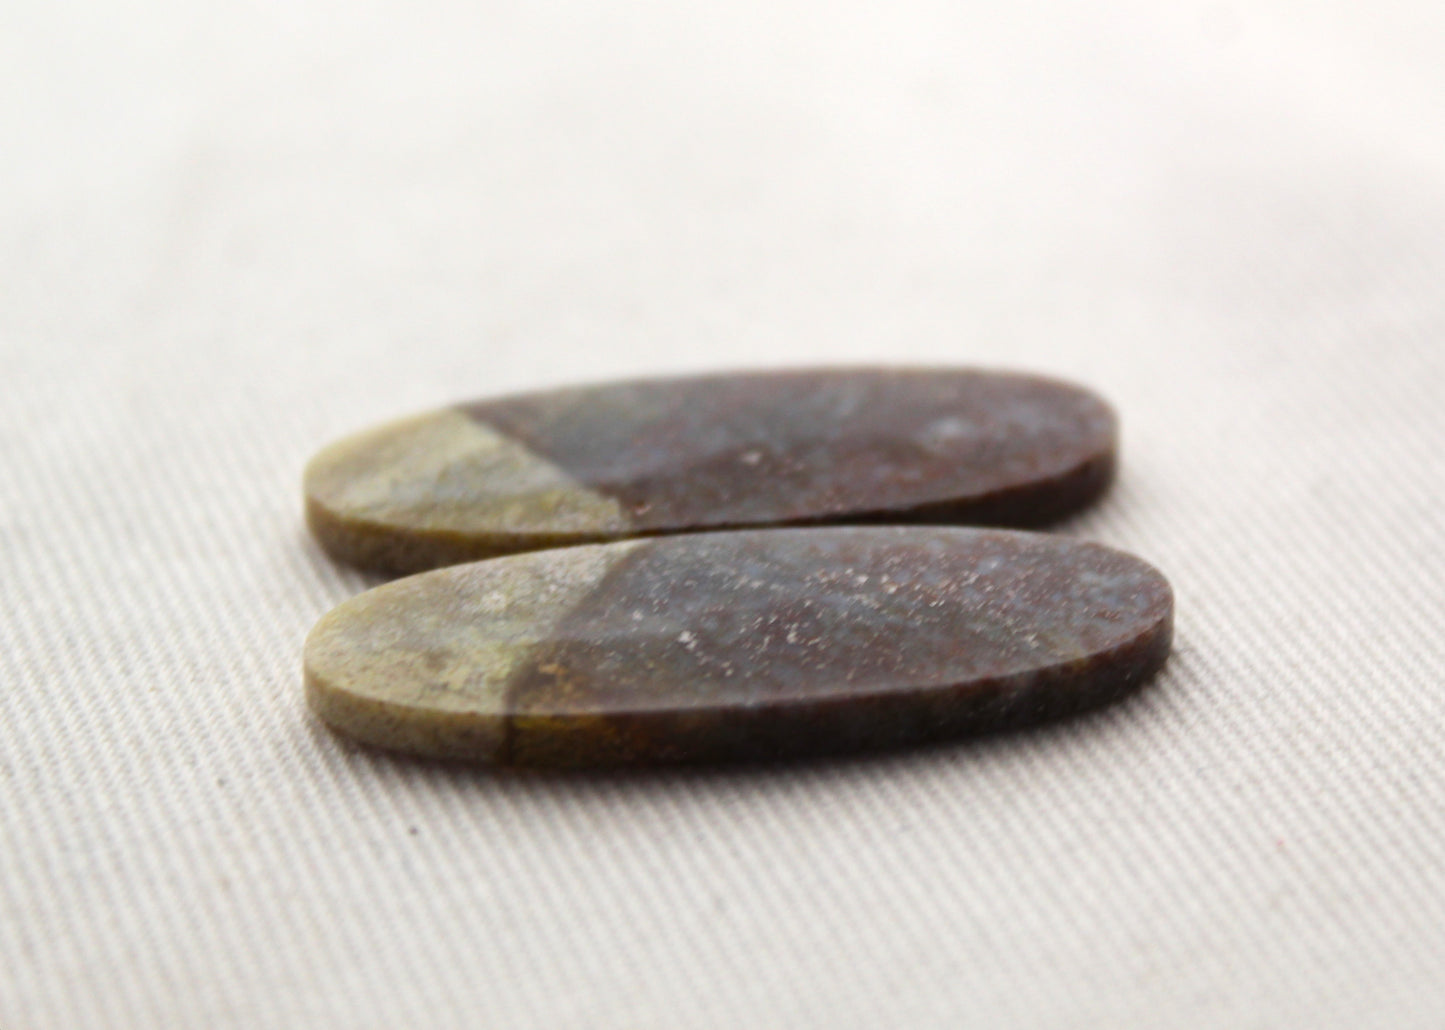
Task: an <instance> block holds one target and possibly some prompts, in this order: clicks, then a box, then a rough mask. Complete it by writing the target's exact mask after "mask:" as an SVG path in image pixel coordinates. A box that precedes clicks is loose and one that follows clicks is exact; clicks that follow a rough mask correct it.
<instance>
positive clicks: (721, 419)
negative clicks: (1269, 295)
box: [305, 369, 1117, 572]
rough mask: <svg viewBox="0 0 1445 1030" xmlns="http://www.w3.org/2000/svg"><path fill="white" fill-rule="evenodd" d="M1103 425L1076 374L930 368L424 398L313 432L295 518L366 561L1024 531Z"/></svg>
mask: <svg viewBox="0 0 1445 1030" xmlns="http://www.w3.org/2000/svg"><path fill="white" fill-rule="evenodd" d="M1116 439H1117V427H1116V421H1115V418H1114V415H1113V412H1112V411H1111V410H1110V408H1109V406H1108V405H1107V404H1105V403H1104V402H1103V401H1102V400H1100V399H1099V398H1098V397H1097V396H1095V395H1094V394H1092V393H1090V392H1088V391H1087V390H1084V389H1081V388H1079V387H1077V386H1072V385H1069V384H1066V383H1061V382H1057V381H1054V380H1049V379H1042V378H1038V377H1035V376H1027V375H1015V374H1007V373H998V372H978V371H966V370H956V369H955V370H946V369H892V370H888V369H854V370H846V371H845V370H827V371H795V372H771V373H749V374H732V375H715V376H700V377H694V378H684V379H658V380H642V381H637V382H625V383H614V384H610V385H603V386H591V387H579V388H574V389H567V390H556V391H552V392H547V393H535V394H527V395H519V396H513V397H505V398H500V399H496V400H488V401H480V402H477V403H473V404H465V405H460V406H457V407H453V408H446V409H443V410H440V411H435V412H430V413H427V414H424V415H420V416H417V417H413V418H410V419H407V420H405V421H402V422H397V423H393V424H390V425H386V426H382V427H380V428H377V429H372V430H370V431H367V432H363V433H361V434H359V435H356V436H353V437H350V438H347V439H344V440H342V441H340V442H338V443H335V444H333V445H331V446H330V447H328V448H326V449H325V450H323V451H322V452H321V453H320V454H318V455H317V456H316V457H315V459H314V460H313V461H312V462H311V463H310V465H309V466H308V467H307V470H306V477H305V493H306V507H307V520H308V522H309V523H310V525H311V528H312V530H313V532H314V533H315V535H316V537H317V539H319V540H320V542H321V544H322V545H323V546H324V547H325V548H326V550H327V551H328V552H329V553H330V554H332V555H333V556H334V557H336V558H338V559H341V560H343V561H346V562H348V563H351V564H353V565H358V566H361V567H363V568H371V569H376V570H380V571H385V572H415V571H420V570H423V569H430V568H436V567H438V566H442V565H449V564H454V563H456V562H463V561H473V560H476V559H478V558H487V557H495V556H497V555H501V554H508V553H514V552H518V551H527V550H535V549H538V548H544V547H556V546H565V545H570V544H577V543H587V542H597V541H606V540H618V539H627V538H631V537H636V536H651V535H657V534H665V533H677V532H689V531H696V530H702V529H723V528H747V527H754V526H757V527H761V526H782V525H811V524H828V523H858V522H895V523H896V522H925V523H927V522H934V523H968V524H978V525H1009V526H1038V525H1044V524H1046V523H1048V522H1051V521H1054V520H1056V519H1059V518H1061V517H1063V516H1065V515H1068V514H1070V513H1072V512H1075V511H1077V510H1079V509H1080V508H1082V507H1084V506H1085V505H1087V504H1088V503H1090V502H1091V501H1093V500H1094V499H1095V498H1096V497H1097V496H1098V495H1099V494H1100V493H1101V492H1102V491H1103V490H1104V489H1105V488H1106V487H1107V485H1108V483H1109V481H1110V479H1111V477H1112V475H1113V471H1114V465H1115V451H1116Z"/></svg>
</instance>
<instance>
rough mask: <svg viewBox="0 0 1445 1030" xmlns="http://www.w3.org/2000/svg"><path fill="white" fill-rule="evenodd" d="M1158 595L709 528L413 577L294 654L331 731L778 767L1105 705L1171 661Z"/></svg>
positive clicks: (1038, 570) (364, 598) (420, 741)
mask: <svg viewBox="0 0 1445 1030" xmlns="http://www.w3.org/2000/svg"><path fill="white" fill-rule="evenodd" d="M1172 620H1173V599H1172V595H1171V592H1170V589H1169V585H1168V583H1167V582H1166V581H1165V580H1164V578H1163V577H1162V576H1161V575H1160V574H1159V573H1158V572H1157V571H1156V570H1155V569H1153V568H1152V567H1151V566H1149V565H1148V564H1146V563H1145V562H1143V561H1140V560H1139V559H1137V558H1134V557H1131V556H1129V555H1126V554H1122V553H1120V552H1117V551H1113V550H1110V549H1108V548H1104V547H1099V546H1096V545H1093V544H1086V543H1080V542H1077V541H1074V540H1070V539H1067V538H1062V537H1055V536H1045V535H1040V534H1034V533H1025V532H1015V531H1006V530H980V529H961V528H943V527H840V528H818V529H785V530H771V531H753V532H722V533H708V534H693V535H683V536H674V537H659V538H654V539H648V540H636V541H626V542H622V543H615V544H607V545H593V546H581V547H574V548H564V549H559V550H553V551H545V552H537V553H531V554H524V555H516V556H512V557H506V558H500V559H495V560H491V561H483V562H478V563H474V564H470V565H463V566H457V567H454V568H449V569H442V570H438V571H434V572H429V573H425V574H422V575H418V576H412V577H410V578H407V579H403V580H399V581H396V582H394V583H390V584H387V585H385V586H382V587H378V588H377V589H374V590H371V591H369V592H367V593H365V594H362V595H360V596H358V597H355V598H353V599H352V600H350V601H348V602H346V603H344V604H342V605H341V606H340V607H338V608H336V609H335V610H334V611H332V612H331V613H330V614H328V615H327V616H325V617H324V618H323V619H322V620H321V621H320V622H319V623H318V624H317V626H316V628H315V629H314V630H313V631H312V633H311V636H310V637H309V639H308V641H307V645H306V683H307V691H308V696H309V699H310V703H311V705H312V707H313V709H314V710H315V711H316V712H317V714H318V715H319V716H320V717H321V718H322V719H323V720H325V721H326V722H327V723H328V724H330V725H331V726H332V727H333V728H334V729H336V730H337V731H339V732H340V733H343V734H345V735H347V736H350V737H353V738H355V739H357V740H360V741H364V742H366V743H369V744H373V745H377V746H380V747H384V748H390V749H395V750H400V751H405V752H410V753H414V754H420V755H429V756H439V757H450V758H462V759H469V760H473V761H479V762H486V763H493V764H501V765H560V766H579V765H611V764H627V763H656V762H681V761H730V760H753V759H777V758H788V757H796V756H803V755H812V754H822V753H836V752H842V751H850V750H858V749H870V748H879V747H894V746H901V745H907V744H914V743H919V742H922V741H927V740H937V739H942V738H947V737H953V736H960V735H965V734H969V733H977V732H984V731H991V730H998V729H1004V728H1009V727H1015V726H1021V725H1024V724H1027V723H1031V722H1036V721H1039V720H1043V719H1050V718H1055V717H1058V716H1062V715H1067V714H1069V713H1072V712H1077V711H1081V710H1084V709H1086V708H1090V707H1093V706H1096V705H1100V704H1104V703H1106V702H1109V701H1111V700H1113V699H1115V698H1117V697H1120V696H1122V695H1123V694H1125V693H1127V692H1128V691H1130V690H1132V689H1134V688H1135V687H1137V686H1138V685H1139V684H1141V683H1143V682H1144V681H1146V680H1147V679H1148V678H1149V677H1150V676H1151V675H1152V674H1153V673H1154V672H1155V671H1156V670H1157V669H1158V668H1159V667H1160V666H1161V665H1162V664H1163V662H1164V661H1165V658H1166V657H1167V655H1168V652H1169V647H1170V637H1171V631H1172Z"/></svg>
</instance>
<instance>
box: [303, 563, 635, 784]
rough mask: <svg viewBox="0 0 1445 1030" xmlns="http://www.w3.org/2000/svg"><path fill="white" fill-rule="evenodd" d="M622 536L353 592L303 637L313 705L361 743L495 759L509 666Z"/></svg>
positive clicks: (578, 594) (588, 584) (567, 605)
mask: <svg viewBox="0 0 1445 1030" xmlns="http://www.w3.org/2000/svg"><path fill="white" fill-rule="evenodd" d="M632 546H635V545H634V544H632V543H628V542H624V543H622V544H618V545H613V546H611V547H608V548H600V547H578V548H571V549H567V550H561V551H549V552H541V553H538V554H527V555H517V556H515V557H511V558H505V559H499V560H497V561H492V562H484V563H480V564H475V565H469V566H462V567H459V568H454V569H446V570H440V571H437V572H431V573H424V574H422V575H417V576H411V577H408V578H406V579H401V580H397V581H396V582H394V583H388V584H386V585H385V586H381V587H378V588H376V589H374V590H369V591H367V592H366V593H363V594H360V595H358V596H356V597H354V598H352V599H351V600H349V601H347V602H345V603H343V604H341V605H340V606H338V607H337V608H335V609H333V610H332V611H331V612H329V613H328V614H327V615H325V616H324V617H323V618H322V619H321V620H320V621H319V622H318V623H317V624H316V627H315V628H314V629H313V630H312V631H311V634H310V636H309V637H308V638H307V640H306V650H305V675H306V689H307V697H308V700H309V702H310V704H311V707H312V709H313V710H314V711H315V712H316V714H317V715H319V716H320V717H321V718H322V719H323V720H324V721H325V722H327V723H328V724H329V725H331V727H332V728H333V729H335V730H337V731H339V732H341V733H343V734H345V735H347V736H349V737H352V738H355V739H357V740H360V741H364V742H366V743H368V744H374V745H377V746H380V747H386V748H394V749H397V750H401V751H409V752H413V753H417V754H425V755H435V756H440V757H463V758H470V759H475V760H482V761H498V760H502V758H503V756H504V754H505V749H506V744H507V741H506V737H507V714H508V710H509V705H510V702H509V700H508V697H507V693H508V690H509V689H510V684H511V681H512V678H513V675H514V673H515V672H516V670H517V669H518V668H520V667H522V666H524V665H526V664H527V663H528V662H529V661H530V660H531V658H532V657H533V650H534V649H535V648H536V647H537V646H538V644H539V643H542V642H546V641H550V640H551V639H552V637H553V634H554V633H555V631H556V629H557V627H558V625H559V624H560V623H561V622H562V620H563V619H565V617H566V615H567V613H568V612H569V611H571V609H572V608H574V607H575V606H576V605H577V604H578V603H580V601H581V600H582V599H584V598H586V597H587V596H588V595H589V594H590V593H591V592H592V591H593V590H595V589H596V587H597V585H598V584H599V583H600V582H601V581H602V580H603V578H604V577H605V575H606V573H607V570H608V568H610V567H611V566H612V565H613V564H614V563H616V562H617V561H619V560H621V559H623V558H624V557H625V556H626V554H627V552H628V550H629V548H631V547H632Z"/></svg>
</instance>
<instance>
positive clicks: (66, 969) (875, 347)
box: [0, 0, 1445, 1030]
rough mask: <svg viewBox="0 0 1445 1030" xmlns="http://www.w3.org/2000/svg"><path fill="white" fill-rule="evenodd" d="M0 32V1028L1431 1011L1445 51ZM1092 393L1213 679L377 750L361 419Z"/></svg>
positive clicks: (75, 19)
mask: <svg viewBox="0 0 1445 1030" xmlns="http://www.w3.org/2000/svg"><path fill="white" fill-rule="evenodd" d="M1441 11H1442V8H1441V7H1440V5H1438V4H1425V3H1421V4H1412V3H1407V2H1376V3H1371V4H1367V5H1360V4H1355V3H1346V2H1335V3H1303V2H1300V3H1286V2H1279V0H1275V2H1262V3H1259V4H1255V5H1244V4H1228V3H1215V4H1204V3H1197V2H1190V3H1183V4H1157V3H1145V2H1142V0H1133V2H1127V0H1126V2H1121V3H1111V4H1093V5H1086V4H1074V3H1068V2H1066V0H1033V2H1024V3H1021V4H983V3H977V4H961V3H936V4H928V3H922V2H905V3H897V4H873V3H867V4H863V3H836V2H833V3H822V2H816V3H809V2H805V0H784V2H781V3H778V2H769V3H763V2H751V0H744V2H740V3H727V4H683V3H674V4H624V5H615V4H586V3H580V2H579V3H561V4H531V5H525V4H515V5H496V4H485V3H473V2H452V3H448V2H443V0H422V2H420V3H402V2H400V0H374V2H363V3H341V2H326V0H301V2H285V3H283V2H280V0H276V2H271V3H263V2H250V3H237V4H226V5H220V4H194V3H190V4H186V3H180V2H170V0H141V2H139V3H135V4H120V3H113V2H111V3H105V2H99V3H92V4H81V3H69V2H53V0H45V2H41V0H14V2H10V3H6V4H3V5H0V377H3V378H0V382H3V388H0V456H3V468H0V473H3V474H0V603H3V611H4V615H3V622H0V687H3V698H0V790H3V794H0V1025H3V1026H4V1027H5V1028H6V1030H30V1028H35V1030H49V1028H77V1027H144V1028H154V1027H167V1028H168V1027H207V1028H257V1027H268V1028H269V1027H287V1028H306V1027H347V1028H370V1027H378V1028H379V1027H422V1026H425V1027H458V1028H460V1027H483V1026H485V1027H507V1028H532V1027H537V1028H541V1027H547V1028H572V1027H577V1028H589V1030H591V1028H654V1027H657V1028H661V1027H688V1028H693V1027H696V1028H731V1027H742V1026H749V1027H837V1028H854V1027H857V1028H876V1027H960V1026H1009V1027H1191V1028H1192V1027H1293V1026H1299V1027H1304V1026H1308V1027H1350V1028H1360V1027H1391V1028H1407V1027H1409V1028H1413V1027H1422V1028H1423V1027H1435V1028H1438V1027H1441V1026H1445V757H1442V730H1441V723H1442V719H1445V689H1442V683H1441V678H1442V674H1445V635H1442V633H1441V631H1440V628H1439V623H1440V618H1441V609H1442V601H1445V575H1442V562H1445V520H1442V514H1441V511H1442V505H1441V500H1442V487H1441V484H1442V473H1445V457H1442V444H1445V402H1442V391H1445V74H1442V61H1445V57H1442V55H1445V15H1442V14H1441ZM854 361H862V362H878V361H887V362H892V361H899V362H902V361H909V362H948V363H964V364H982V365H994V366H1008V367H1023V368H1029V369H1036V370H1040V371H1045V372H1050V373H1054V374H1059V375H1063V376H1068V377H1074V378H1077V379H1080V380H1082V381H1084V382H1087V383H1089V384H1091V385H1093V386H1094V387H1095V388H1097V389H1098V390H1100V391H1101V392H1103V393H1104V394H1105V395H1107V396H1108V397H1110V398H1111V399H1112V400H1113V401H1114V402H1115V403H1116V405H1117V406H1118V408H1119V410H1120V411H1121V413H1122V416H1123V419H1124V424H1125V432H1126V439H1125V450H1124V464H1123V474H1122V479H1121V481H1120V482H1119V485H1118V488H1117V489H1116V490H1115V491H1114V492H1113V494H1112V495H1111V496H1110V498H1109V499H1108V501H1107V503H1105V504H1104V505H1103V506H1102V507H1100V508H1099V509H1097V510H1096V511H1095V512H1093V513H1091V514H1089V515H1087V516H1086V517H1083V518H1081V519H1079V520H1077V521H1076V522H1074V523H1072V524H1070V525H1068V526H1066V527H1064V531H1066V532H1071V533H1075V534H1078V535H1080V536H1084V537H1088V538H1091V539H1096V540H1100V541H1103V542H1106V543H1109V544H1113V545H1116V546H1121V547H1124V548H1127V549H1130V550H1133V551H1135V552H1137V553H1138V554H1140V555H1142V556H1144V557H1146V558H1148V559H1150V560H1151V561H1153V562H1155V563H1156V564H1157V565H1158V566H1160V567H1161V568H1162V569H1164V570H1165V571H1166V572H1167V573H1168V574H1169V575H1170V576H1171V578H1172V579H1173V582H1174V584H1175V587H1176V590H1177V595H1178V642H1177V650H1176V652H1175V655H1174V657H1173V660H1172V663H1171V665H1170V666H1169V668H1168V671H1167V673H1166V674H1165V675H1164V676H1162V677H1161V678H1160V679H1159V680H1158V681H1157V682H1156V684H1155V685H1154V686H1153V687H1152V688H1151V689H1149V690H1147V691H1146V692H1144V693H1142V694H1141V695H1139V696H1138V697H1137V698H1136V699H1135V700H1133V701H1131V702H1129V703H1127V704H1124V705H1122V706H1120V707H1117V708H1115V709H1113V710H1111V711H1108V712H1106V713H1104V714H1102V715H1099V716H1097V717H1093V718H1089V719H1085V720H1081V721H1078V722H1074V723H1070V724H1067V725H1061V726H1057V727H1053V728H1049V729H1046V730H1042V731H1038V732H1032V733H1026V734H1022V735H1018V736H1014V737H1009V738H1002V739H995V740H989V741H986V742H982V743H975V744H965V745H962V746H957V747H947V748H942V749H938V750H931V751H927V752H919V753H912V754H903V755H896V756H891V757H886V758H874V759H868V760H860V761H842V762H834V763H826V764H819V765H807V766H800V767H793V768H786V769H765V770H743V771H739V770H734V771H716V772H707V773H696V772H695V773H678V772H660V773H656V774H652V773H648V774H638V775H626V776H623V775H609V776H595V777H594V776H574V777H550V776H497V775H492V774H488V773H486V772H481V771H475V770H469V769H465V768H454V767H446V766H441V765H432V764H424V763H416V762H409V761H403V760H398V759H393V758H388V757H384V756H381V755H377V754H373V753H369V752H366V751H362V750H359V749H354V748H351V747H348V746H345V745H343V744H342V743H340V742H338V741H337V740H336V739H333V737H331V736H330V735H329V734H328V733H327V732H326V731H324V730H323V729H321V728H319V727H318V726H317V725H316V724H314V723H313V722H312V721H311V720H310V719H309V718H308V715H307V712H306V710H305V708H304V705H303V701H302V695H301V689H300V680H299V673H300V648H301V642H302V639H303V637H304V635H305V633H306V631H307V630H308V628H309V627H310V625H311V624H312V622H313V621H314V620H315V619H316V618H317V617H318V616H319V615H321V613H322V612H324V611H325V610H326V609H328V608H329V607H330V606H332V605H333V604H335V603H337V602H339V601H340V600H342V599H343V598H346V597H348V596H350V595H352V594H353V593H355V592H356V591H358V590H361V589H363V588H364V587H366V586H367V585H368V584H369V581H368V580H367V579H366V578H365V577H363V576H361V575H357V574H354V573H352V572H347V571H344V570H341V569H338V568H336V567H333V565H332V564H330V563H329V562H328V561H327V560H326V559H325V558H324V557H323V556H322V555H321V554H320V553H319V552H318V550H317V549H316V547H315V546H313V545H312V544H311V543H310V542H309V540H308V539H307V537H306V536H305V534H304V531H303V528H302V523H301V517H300V492H299V476H300V469H301V466H302V464H303V463H304V461H305V459H306V458H307V457H308V455H309V454H310V453H311V452H312V451H313V450H314V449H315V448H317V447H319V446H320V445H321V444H323V443H324V442H326V441H327V440H329V439H331V438H333V437H335V436H337V435H339V434H341V433H344V432H348V431H351V430H353V429H356V428H359V427H362V426H364V425H367V424H369V423H371V422H374V421H377V420H380V419H383V418H389V417H392V416H396V415H401V414H405V413H408V412H411V411H413V410H417V409H421V408H426V407H430V406H434V405H438V404H441V403H444V402H446V401H449V400H452V399H460V398H466V397H471V396H480V395H485V394H490V393H496V392H504V391H510V390H515V389H522V388H532V387H540V386H545V385H551V384H558V383H563V382H572V381H578V380H593V379H600V378H610V377H616V376H625V375H631V374H644V373H661V372H669V371H679V370H693V369H712V368H726V367H732V366H743V365H748V366H752V365H783V364H788V365H793V364H804V363H814V362H828V363H840V362H854Z"/></svg>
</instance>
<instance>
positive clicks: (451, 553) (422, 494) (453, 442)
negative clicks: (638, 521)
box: [303, 408, 629, 572]
mask: <svg viewBox="0 0 1445 1030" xmlns="http://www.w3.org/2000/svg"><path fill="white" fill-rule="evenodd" d="M491 485H500V487H501V490H500V491H499V492H497V493H495V494H491V493H488V492H487V491H486V490H485V489H484V487H486V486H491ZM303 493H304V495H305V498H306V522H307V525H308V526H309V527H310V529H311V532H312V533H313V534H314V535H315V537H316V539H317V540H318V541H319V542H320V543H321V546H322V547H323V548H324V549H325V550H326V551H327V553H328V554H330V555H331V556H332V557H334V558H336V559H338V560H341V561H344V562H347V563H348V564H352V565H357V566H360V567H362V568H372V569H378V570H381V571H386V572H414V571H422V570H425V569H431V568H437V567H439V566H442V565H451V564H456V563H458V562H462V561H473V560H477V559H481V558H489V557H496V556H498V555H502V554H507V553H511V552H515V551H518V550H522V549H541V548H546V547H556V546H561V545H566V544H576V543H587V542H593V541H602V540H607V539H613V538H615V537H617V536H619V535H624V534H626V532H627V529H628V525H629V523H628V519H627V516H626V515H625V514H624V513H623V511H622V508H621V506H620V505H619V504H618V503H617V502H616V501H615V500H613V499H612V498H609V497H605V496H603V495H602V494H599V493H597V492H596V491H593V490H589V489H588V488H587V487H585V486H583V485H582V484H580V483H578V482H576V481H575V480H573V479H572V478H571V477H570V476H568V475H567V474H566V473H565V472H564V471H563V470H561V469H560V468H558V467H557V466H555V465H554V464H552V463H551V462H549V461H547V460H546V459H545V458H542V457H540V456H538V455H536V454H534V453H532V452H531V451H530V450H528V449H527V448H526V447H525V446H523V445H522V444H520V443H518V442H517V441H515V440H513V439H511V438H510V437H508V436H506V435H505V434H503V433H500V432H498V431H497V430H496V429H494V428H492V427H491V426H489V425H487V424H485V423H483V422H479V421H477V420H476V419H473V418H471V417H469V416H468V415H466V414H464V413H463V412H461V411H458V410H456V409H454V408H442V409H438V410H436V411H430V412H425V413H423V414H421V415H414V416H412V417H410V418H405V419H401V420H398V421H394V422H389V423H386V424H384V425H381V426H376V427H373V428H371V429H367V430H363V431H361V432H359V433H355V434H353V435H351V436H347V437H343V438H342V439H340V440H337V441H335V442H333V443H331V444H329V445H328V446H327V447H325V448H323V449H322V450H321V451H320V452H318V453H317V454H316V455H315V456H314V457H313V458H312V459H311V460H310V461H309V462H308V463H307V465H306V470H305V472H304V474H303ZM519 542H521V545H520V546H519Z"/></svg>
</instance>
